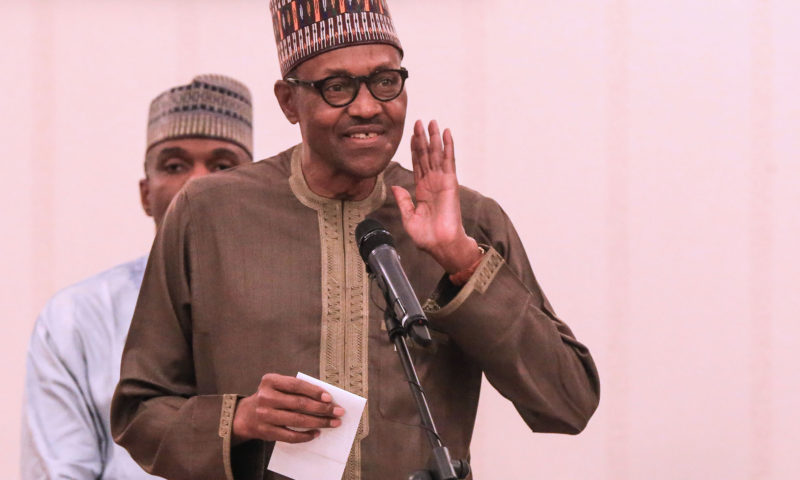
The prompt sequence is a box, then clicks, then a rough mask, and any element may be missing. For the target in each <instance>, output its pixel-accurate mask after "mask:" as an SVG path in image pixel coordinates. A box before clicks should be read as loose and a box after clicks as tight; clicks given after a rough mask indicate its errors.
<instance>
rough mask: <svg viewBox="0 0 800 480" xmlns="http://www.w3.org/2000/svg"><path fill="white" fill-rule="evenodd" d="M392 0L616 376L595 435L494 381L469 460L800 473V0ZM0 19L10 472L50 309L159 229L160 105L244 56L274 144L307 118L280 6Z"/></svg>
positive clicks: (57, 10)
mask: <svg viewBox="0 0 800 480" xmlns="http://www.w3.org/2000/svg"><path fill="white" fill-rule="evenodd" d="M189 5H191V8H190V7H189ZM486 5H491V6H490V7H489V6H486ZM392 7H393V14H394V16H395V23H396V25H397V27H398V29H399V33H400V36H401V39H402V41H403V43H404V46H405V49H406V59H405V65H406V66H407V67H408V68H409V70H410V72H411V78H410V80H409V83H408V89H409V92H410V101H409V117H410V118H411V119H415V118H424V119H429V118H432V117H435V118H438V119H439V120H440V123H442V124H444V125H447V126H450V127H451V128H452V129H453V131H454V134H455V140H456V153H457V157H458V160H459V173H460V177H461V180H462V182H463V183H464V184H466V185H469V186H472V187H474V188H477V189H478V190H480V191H482V192H484V193H486V194H488V195H490V196H492V197H494V198H496V199H497V200H498V201H500V203H501V204H502V205H504V207H505V208H506V210H507V211H508V213H509V214H510V215H511V217H512V219H513V220H514V221H515V223H516V225H517V228H518V230H519V231H520V234H521V235H522V237H523V239H524V240H525V243H526V248H527V250H528V253H529V255H530V257H531V260H532V262H533V265H534V269H535V271H536V272H537V275H538V277H539V280H540V282H541V283H542V285H543V287H544V289H545V291H546V292H547V294H548V296H549V297H550V300H551V301H552V303H553V304H554V306H555V308H556V310H557V311H558V312H559V314H560V315H561V316H562V317H563V318H564V319H565V320H566V321H567V322H568V323H569V324H570V325H571V326H572V328H573V330H574V331H575V332H576V334H577V335H578V337H579V338H580V339H581V340H582V341H584V342H585V343H586V344H588V345H589V347H590V348H591V349H592V351H593V353H594V355H595V359H596V360H597V363H598V366H599V369H600V373H601V377H602V387H603V397H602V401H601V406H600V409H599V411H598V413H597V414H596V416H595V418H594V419H593V421H592V422H591V424H590V425H589V427H588V429H587V430H586V431H585V432H584V433H583V434H582V435H580V436H578V437H564V436H552V435H535V434H530V433H529V432H527V431H526V429H525V427H524V424H523V423H522V422H521V420H519V418H518V417H517V416H516V413H515V412H514V410H513V407H511V405H510V404H509V403H508V402H507V401H505V400H504V399H503V398H502V397H500V396H499V395H497V394H496V393H495V392H494V391H493V390H491V389H490V388H487V389H486V390H485V392H484V395H483V397H482V403H481V409H480V414H479V419H478V426H477V431H476V437H475V440H474V442H473V447H474V448H473V457H474V460H473V464H474V467H475V471H476V472H477V474H478V478H481V479H494V478H504V479H520V480H522V479H530V478H558V479H604V480H612V479H613V480H626V479H644V478H647V479H665V480H666V479H676V478H680V479H706V478H724V479H733V480H735V479H755V478H759V479H761V478H763V479H767V478H768V479H790V478H796V477H797V476H798V474H800V460H798V458H800V456H798V455H797V454H796V450H797V445H800V433H798V432H800V414H798V413H797V412H798V408H797V405H800V376H798V375H797V374H796V373H795V372H796V369H797V368H796V366H795V365H796V364H797V363H798V360H800V355H798V354H797V353H796V352H797V351H798V349H800V326H799V325H798V323H800V322H798V320H800V318H799V316H798V314H797V312H798V311H800V295H798V294H797V292H796V290H797V287H798V286H800V256H798V254H797V253H796V249H797V244H798V238H800V215H798V214H797V213H796V211H797V208H798V205H800V161H798V152H800V135H798V132H800V95H798V94H797V86H798V85H800V61H798V59H800V37H798V35H797V33H796V32H800V3H798V2H797V1H795V0H773V1H767V0H728V1H725V2H698V1H696V0H694V1H691V0H641V1H633V0H607V1H590V0H584V1H575V0H570V1H560V2H554V1H547V0H540V1H537V2H528V1H522V0H516V1H513V0H494V1H492V2H488V3H487V2H477V1H473V0H441V1H439V2H427V1H422V0H394V1H393V2H392ZM0 17H2V18H3V19H4V20H5V21H4V22H3V23H4V28H3V29H0V45H3V47H2V50H0V55H1V57H0V59H2V65H3V69H2V71H3V75H2V77H0V87H2V88H1V89H0V111H2V112H3V115H2V119H0V122H2V123H0V131H2V132H3V147H4V149H5V158H4V160H3V172H4V174H5V178H6V179H7V180H6V183H5V185H4V188H2V189H0V205H2V206H3V215H2V218H3V220H4V222H3V223H4V235H2V238H0V251H2V252H3V254H2V255H3V262H2V266H3V270H4V271H5V272H6V273H5V275H3V276H2V280H0V281H1V282H2V285H0V308H1V309H2V310H1V311H0V315H2V318H4V319H6V321H5V331H4V337H5V340H4V341H3V343H2V346H3V348H1V349H0V362H2V365H3V369H2V370H3V384H4V385H6V390H5V391H4V394H3V395H2V397H0V406H2V409H3V411H4V412H6V414H5V415H3V417H2V419H0V422H2V429H0V471H3V472H8V475H4V476H7V477H8V478H14V477H16V476H17V457H18V438H19V418H18V415H17V412H19V410H20V404H21V390H22V377H23V369H24V354H25V349H26V346H27V339H28V336H29V334H30V330H31V328H32V325H33V322H34V319H35V317H36V314H37V312H38V310H39V309H40V308H41V306H42V305H43V303H44V301H45V300H46V299H47V298H48V297H49V296H50V295H52V294H53V293H54V292H55V291H56V290H57V289H59V288H61V287H63V286H66V285H68V284H70V283H73V282H75V281H77V280H79V279H81V278H83V277H86V276H88V275H90V274H92V273H95V272H97V271H100V270H102V269H105V268H107V267H109V266H111V265H113V264H116V263H120V262H122V261H125V260H128V259H130V258H133V257H135V256H137V255H139V254H141V253H144V252H146V251H147V249H148V248H149V243H150V241H151V240H152V224H151V221H150V220H149V219H148V218H146V217H145V216H144V214H143V213H142V212H141V209H140V207H139V206H138V198H137V190H136V181H137V180H138V178H139V177H140V176H141V163H142V160H143V146H144V139H145V119H146V115H147V104H148V102H149V100H150V99H151V98H152V97H153V96H154V95H155V94H156V93H157V92H159V91H161V90H163V89H164V88H165V87H167V86H171V85H175V84H178V83H182V82H186V81H188V80H189V79H190V78H191V77H192V76H193V75H194V74H195V73H201V72H220V73H227V74H229V75H232V76H235V77H237V78H240V79H241V80H243V81H245V82H246V83H248V84H249V85H250V87H251V89H252V91H253V94H254V96H255V108H256V113H255V115H256V120H255V123H256V145H255V149H256V156H257V157H265V156H268V155H270V154H272V153H274V152H276V151H278V150H279V149H282V148H284V147H287V146H289V145H291V144H293V143H295V142H296V141H297V140H298V138H299V135H298V133H297V131H296V129H295V128H294V127H292V126H291V125H289V124H288V123H287V122H286V121H285V120H284V119H283V118H282V116H281V115H280V112H279V110H278V108H277V104H276V102H275V100H274V97H273V96H272V92H271V90H272V82H273V81H274V79H276V78H277V76H278V69H277V60H276V54H275V50H274V45H273V43H272V42H273V40H272V33H271V25H270V22H269V19H268V16H267V2H266V1H264V0H259V1H256V0H227V1H226V2H212V1H210V0H205V1H201V0H195V1H193V2H191V4H190V3H189V2H185V1H183V0H169V1H168V0H158V1H156V0H140V1H137V2H103V1H99V0H96V1H88V0H86V1H80V2H78V1H67V0H60V1H56V0H52V1H46V0H38V1H21V0H7V1H5V2H3V4H2V5H0ZM404 142H407V138H406V139H405V140H404ZM399 160H400V161H401V162H402V163H404V164H406V165H408V164H410V161H409V154H408V149H407V147H402V148H401V152H400V154H399Z"/></svg>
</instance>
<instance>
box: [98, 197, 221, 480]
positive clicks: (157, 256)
mask: <svg viewBox="0 0 800 480" xmlns="http://www.w3.org/2000/svg"><path fill="white" fill-rule="evenodd" d="M189 228H190V222H189V208H188V201H187V200H186V197H185V195H182V194H181V195H179V196H178V197H177V198H176V199H175V201H174V202H173V204H172V206H171V207H170V210H169V211H168V214H167V216H166V218H165V219H164V223H163V224H162V227H161V229H160V231H159V233H158V235H157V237H156V240H155V243H154V245H153V249H152V251H151V254H150V258H149V261H148V265H147V269H146V271H145V276H144V280H143V282H142V288H141V293H140V296H139V301H138V302H137V305H136V309H135V312H134V316H133V321H132V323H131V329H130V331H129V334H128V339H127V342H126V344H125V350H124V352H123V356H122V368H121V376H120V382H119V384H118V386H117V390H116V392H115V394H114V399H113V402H112V407H111V430H112V433H113V435H114V439H115V441H116V442H117V443H119V444H120V445H122V446H123V447H125V448H126V449H127V450H128V451H129V452H130V454H131V456H132V457H133V458H134V459H135V460H136V461H137V462H138V463H139V464H140V465H141V466H142V467H143V468H144V469H145V470H147V471H148V472H150V473H153V474H156V475H160V476H163V477H166V478H170V479H176V480H178V479H196V478H208V479H216V478H226V477H229V476H230V474H229V469H226V465H225V461H224V455H223V446H224V443H223V438H222V436H220V433H221V432H220V430H219V429H220V422H221V417H222V414H223V403H224V399H225V398H226V397H225V396H224V395H217V394H207V395H203V394H201V393H202V392H198V388H197V385H196V381H195V367H194V360H193V357H192V311H191V290H190V274H191V272H190V270H191V267H190V265H189V263H190V262H189V261H188V260H187V259H188V258H189V256H190V251H189V249H190V247H189V245H190V237H191V236H190V234H189ZM226 412H227V414H228V415H229V416H232V414H233V410H232V407H231V405H230V404H228V405H227V409H226ZM226 470H227V471H228V473H226Z"/></svg>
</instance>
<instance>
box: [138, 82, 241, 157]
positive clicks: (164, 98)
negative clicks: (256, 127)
mask: <svg viewBox="0 0 800 480" xmlns="http://www.w3.org/2000/svg"><path fill="white" fill-rule="evenodd" d="M186 137H207V138H217V139H220V140H227V141H229V142H233V143H235V144H237V145H239V146H240V147H242V148H243V149H244V150H245V151H246V152H247V153H248V154H250V156H251V157H252V156H253V107H252V101H251V99H250V90H249V89H248V88H247V86H245V85H244V84H243V83H241V82H239V81H238V80H235V79H233V78H230V77H226V76H225V75H218V74H209V75H198V76H196V77H195V78H194V79H192V82H191V83H189V84H188V85H181V86H178V87H173V88H171V89H169V90H167V91H166V92H164V93H162V94H161V95H159V96H157V97H156V98H155V99H153V101H152V102H151V103H150V115H149V119H148V123H147V149H148V150H150V148H152V147H153V146H154V145H156V144H157V143H160V142H163V141H164V140H171V139H176V138H186Z"/></svg>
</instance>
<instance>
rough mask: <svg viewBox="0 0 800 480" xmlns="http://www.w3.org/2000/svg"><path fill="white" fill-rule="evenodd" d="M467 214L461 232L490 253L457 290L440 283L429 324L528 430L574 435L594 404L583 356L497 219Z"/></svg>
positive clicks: (590, 367)
mask: <svg viewBox="0 0 800 480" xmlns="http://www.w3.org/2000/svg"><path fill="white" fill-rule="evenodd" d="M474 208H476V209H477V210H478V211H477V212H476V213H475V215H474V216H472V217H471V218H473V219H474V220H475V221H474V223H470V224H466V225H465V228H466V229H467V231H468V232H469V233H470V234H471V235H473V236H474V237H475V238H476V239H477V240H478V242H479V243H483V244H486V245H488V246H489V247H491V248H490V249H489V251H488V252H487V253H486V254H485V255H484V259H483V261H482V262H481V265H480V266H479V267H478V270H477V271H476V272H475V274H474V275H473V276H472V278H471V279H470V280H469V282H468V283H467V284H466V285H464V287H462V288H461V289H457V288H455V287H453V286H452V285H450V284H449V282H448V281H447V280H443V282H442V283H440V285H439V288H438V289H437V294H436V295H435V297H434V299H433V300H434V301H432V302H429V304H428V307H429V309H430V310H431V311H432V312H431V319H432V321H433V322H434V325H436V326H437V327H438V328H441V329H442V330H443V331H445V332H446V333H447V334H448V335H449V336H450V337H451V338H452V339H453V340H454V341H455V342H456V343H457V344H458V345H459V347H460V348H462V349H463V351H464V352H466V354H467V355H468V356H469V357H470V358H472V359H473V361H474V362H475V363H476V364H477V365H479V367H480V368H481V369H482V370H483V372H484V373H485V375H486V377H487V379H488V380H489V382H490V383H491V384H492V385H493V386H494V387H495V388H496V389H497V390H498V391H499V392H500V393H501V394H502V395H504V396H505V397H506V398H508V399H509V400H511V401H512V402H513V403H514V405H515V407H516V408H517V410H518V411H519V413H520V414H521V416H522V418H523V419H524V420H525V422H526V423H527V424H528V426H529V427H530V428H531V429H532V430H534V431H539V432H558V433H573V434H574V433H578V432H580V431H581V430H583V428H584V427H585V425H586V423H587V422H588V420H589V418H590V417H591V415H592V414H593V413H594V411H595V409H596V408H597V404H598V401H599V394H600V386H599V379H598V375H597V369H596V367H595V365H594V362H593V360H592V358H591V355H590V354H589V351H588V349H587V348H586V347H585V346H583V345H582V344H581V343H579V342H578V341H577V340H576V339H575V336H574V335H573V334H572V331H571V330H570V329H569V327H567V325H566V324H565V323H564V322H562V321H561V320H560V319H559V318H558V317H557V316H556V315H555V313H554V312H553V309H552V307H551V306H550V304H549V302H548V301H547V299H546V298H545V296H544V294H543V293H542V291H541V289H540V288H539V285H538V283H537V281H536V279H535V278H534V275H533V272H532V270H531V267H530V264H529V262H528V259H527V256H526V255H525V251H524V248H523V246H522V243H521V242H520V240H519V237H518V236H517V234H516V231H515V230H514V228H513V226H512V224H511V222H510V220H509V219H508V217H507V216H506V215H505V213H504V212H503V211H502V210H501V209H500V207H499V206H498V205H497V204H496V203H495V202H494V201H492V200H489V199H483V200H482V201H481V202H480V203H479V205H476V206H474Z"/></svg>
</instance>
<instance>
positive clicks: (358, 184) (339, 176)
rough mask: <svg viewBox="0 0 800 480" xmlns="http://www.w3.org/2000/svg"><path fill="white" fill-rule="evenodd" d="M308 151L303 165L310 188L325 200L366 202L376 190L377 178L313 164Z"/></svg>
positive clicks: (317, 163) (316, 163) (304, 175)
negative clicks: (359, 175) (357, 175)
mask: <svg viewBox="0 0 800 480" xmlns="http://www.w3.org/2000/svg"><path fill="white" fill-rule="evenodd" d="M307 152H308V150H307V149H306V153H305V155H303V161H302V163H301V166H302V171H303V177H304V178H305V180H306V184H307V185H308V188H309V189H310V190H311V191H312V192H314V193H315V194H317V195H319V196H320V197H325V198H334V199H337V200H353V201H358V200H364V199H365V198H367V197H368V196H369V195H370V193H372V190H373V189H374V188H375V183H376V181H377V177H367V178H360V177H356V176H353V175H351V174H348V173H347V172H343V171H340V170H336V169H334V168H331V167H329V166H327V165H324V164H320V162H312V161H311V159H310V157H309V155H308V153H307Z"/></svg>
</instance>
